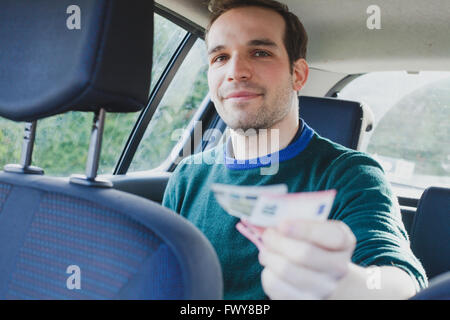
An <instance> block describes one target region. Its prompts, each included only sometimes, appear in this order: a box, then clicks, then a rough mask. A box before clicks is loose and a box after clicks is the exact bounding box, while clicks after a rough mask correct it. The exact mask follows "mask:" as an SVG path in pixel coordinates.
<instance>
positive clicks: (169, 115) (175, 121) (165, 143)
mask: <svg viewBox="0 0 450 320" xmlns="http://www.w3.org/2000/svg"><path fill="white" fill-rule="evenodd" d="M207 70H208V63H207V57H206V47H205V44H204V41H203V40H201V39H198V40H197V41H196V43H195V44H194V46H193V47H192V49H191V51H190V52H189V54H188V55H187V56H186V59H185V60H184V61H183V63H182V65H181V66H180V69H179V70H178V72H177V74H176V75H175V77H174V78H173V80H172V82H171V84H170V86H169V87H168V88H167V91H166V93H165V95H164V97H163V99H162V100H161V103H160V104H159V106H158V108H157V110H156V112H155V114H154V116H153V118H152V120H151V121H150V123H149V126H148V127H147V130H146V132H145V134H144V137H143V139H142V141H141V143H140V145H139V147H138V149H137V151H136V154H135V156H134V158H133V161H132V162H131V165H130V168H129V170H128V171H129V172H133V171H142V170H150V169H153V168H156V167H157V166H159V165H160V164H161V163H162V162H163V161H164V160H166V159H167V158H168V157H169V155H170V152H171V151H172V148H173V147H174V146H175V145H176V144H177V142H178V140H179V138H180V135H179V134H174V133H176V132H179V131H180V130H183V129H186V127H187V125H188V124H189V123H190V121H191V120H192V118H193V116H194V114H195V112H196V111H197V109H198V107H199V106H200V105H201V102H202V101H203V99H204V98H205V96H206V95H207V93H208V80H207Z"/></svg>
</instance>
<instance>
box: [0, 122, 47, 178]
mask: <svg viewBox="0 0 450 320" xmlns="http://www.w3.org/2000/svg"><path fill="white" fill-rule="evenodd" d="M36 127H37V121H33V122H27V123H25V129H24V134H23V141H22V154H21V156H20V164H7V165H6V166H5V167H4V171H5V172H12V173H23V174H44V170H42V169H41V168H38V167H34V166H32V165H31V161H32V158H33V147H34V140H35V138H36Z"/></svg>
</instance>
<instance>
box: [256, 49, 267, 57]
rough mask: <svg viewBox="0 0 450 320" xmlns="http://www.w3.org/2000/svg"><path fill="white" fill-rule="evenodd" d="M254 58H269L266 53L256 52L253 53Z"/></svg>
mask: <svg viewBox="0 0 450 320" xmlns="http://www.w3.org/2000/svg"><path fill="white" fill-rule="evenodd" d="M254 55H255V57H269V56H270V54H269V53H268V52H266V51H262V50H258V51H255V53H254Z"/></svg>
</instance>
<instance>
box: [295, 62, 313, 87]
mask: <svg viewBox="0 0 450 320" xmlns="http://www.w3.org/2000/svg"><path fill="white" fill-rule="evenodd" d="M308 75H309V67H308V64H307V63H306V60H305V59H303V58H300V59H298V60H297V61H295V62H294V66H293V71H292V80H293V82H292V88H293V89H294V90H295V91H297V92H298V91H300V89H301V88H303V86H304V85H305V83H306V80H308Z"/></svg>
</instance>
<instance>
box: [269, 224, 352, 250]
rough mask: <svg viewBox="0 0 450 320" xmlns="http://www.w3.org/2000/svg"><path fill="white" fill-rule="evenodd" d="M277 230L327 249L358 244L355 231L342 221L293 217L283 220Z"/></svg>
mask: <svg viewBox="0 0 450 320" xmlns="http://www.w3.org/2000/svg"><path fill="white" fill-rule="evenodd" d="M277 230H279V231H280V232H281V233H282V234H284V235H286V236H287V237H290V238H293V239H298V240H304V241H308V242H312V243H314V244H315V245H317V246H319V247H322V248H324V249H326V250H336V251H340V250H346V249H348V248H352V247H354V246H355V244H356V238H355V236H354V234H353V232H352V231H351V230H350V228H349V227H348V226H347V225H346V224H345V223H343V222H341V221H335V220H326V221H314V220H304V219H292V220H285V221H283V222H282V223H281V224H280V225H279V226H278V227H277Z"/></svg>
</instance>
